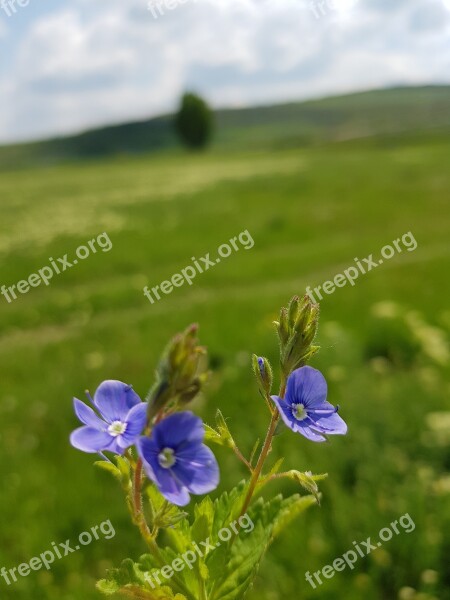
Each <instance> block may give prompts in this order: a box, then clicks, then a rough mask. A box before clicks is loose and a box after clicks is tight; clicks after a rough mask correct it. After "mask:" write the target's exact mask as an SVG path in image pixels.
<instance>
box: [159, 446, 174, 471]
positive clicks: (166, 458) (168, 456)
mask: <svg viewBox="0 0 450 600" xmlns="http://www.w3.org/2000/svg"><path fill="white" fill-rule="evenodd" d="M158 462H159V464H160V465H161V467H162V468H163V469H170V467H173V465H174V464H175V463H176V462H177V459H176V458H175V452H174V451H173V450H172V448H164V450H163V451H162V452H160V453H159V454H158Z"/></svg>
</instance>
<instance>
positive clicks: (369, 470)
mask: <svg viewBox="0 0 450 600" xmlns="http://www.w3.org/2000/svg"><path fill="white" fill-rule="evenodd" d="M449 159H450V150H449V144H448V137H447V136H443V135H437V134H436V135H433V134H432V133H430V134H428V135H420V136H409V135H408V136H405V137H402V136H400V135H399V136H396V137H395V139H392V138H389V137H387V138H386V139H383V140H381V141H380V140H378V142H377V143H370V142H367V141H364V140H361V141H360V142H358V141H349V142H340V143H339V142H335V143H325V144H322V145H316V146H311V147H308V148H301V147H299V148H290V147H287V148H277V149H274V148H267V147H261V149H260V150H257V149H253V150H250V149H249V150H245V151H244V150H236V149H234V150H233V151H229V150H226V149H220V148H219V149H215V150H214V149H213V150H212V151H210V152H208V153H206V154H185V153H183V152H181V151H178V150H170V151H166V152H161V153H158V154H153V155H151V156H147V155H141V156H136V157H111V158H104V159H100V160H97V161H91V162H87V161H86V162H83V161H81V162H77V163H76V164H70V163H68V164H62V165H59V166H54V167H45V168H32V167H30V168H23V169H21V170H18V171H15V172H7V171H5V172H3V173H2V174H1V175H0V198H1V200H0V205H1V213H2V218H1V221H0V254H1V262H0V284H1V285H3V284H6V285H7V286H9V285H11V284H13V283H17V281H19V280H21V279H25V278H27V277H28V276H29V275H30V274H31V273H33V272H36V270H37V269H39V268H41V267H42V266H43V265H45V264H47V263H48V259H49V257H58V256H63V255H64V254H66V253H69V254H73V253H74V251H75V249H76V248H77V246H79V245H80V244H84V243H85V242H86V241H87V240H89V239H91V238H93V237H96V236H97V235H98V234H100V233H102V232H107V234H108V235H109V237H110V239H111V241H112V243H113V248H112V249H111V251H110V252H108V253H102V252H98V253H97V254H95V255H92V256H90V257H89V258H88V259H86V260H85V261H83V262H82V263H80V264H79V265H78V266H77V268H76V269H70V270H68V271H67V272H64V273H62V274H61V275H59V276H57V277H55V278H54V279H53V280H52V282H51V284H50V285H49V286H48V287H44V286H40V287H39V288H36V289H32V290H30V291H29V292H28V293H27V294H26V295H23V296H19V297H18V299H17V300H15V301H14V302H12V303H11V304H8V303H7V302H6V300H5V298H3V297H2V296H0V382H1V384H0V421H1V425H2V426H1V429H0V453H1V457H0V465H1V466H0V471H1V480H2V493H1V496H0V514H1V527H0V567H1V566H5V567H6V568H8V569H9V568H11V567H14V566H17V565H19V564H20V563H22V562H24V561H29V560H30V558H32V557H33V556H36V555H39V554H40V553H42V552H43V551H45V550H47V549H49V548H50V547H51V542H56V543H59V542H64V541H65V540H66V539H68V538H71V539H75V538H76V537H77V536H78V535H79V534H80V533H81V532H83V531H87V530H88V529H89V528H90V527H92V526H93V525H96V524H99V523H101V522H102V521H104V520H106V519H110V520H111V522H112V524H113V525H114V527H115V530H116V536H115V537H114V538H112V539H110V540H107V541H106V540H102V541H96V542H95V541H94V542H93V543H92V544H91V545H89V546H86V547H85V548H84V549H83V550H82V551H79V552H76V553H73V554H70V555H69V556H67V557H66V558H64V559H62V560H60V561H57V562H55V564H54V566H53V568H52V569H51V570H50V571H39V572H33V573H31V574H30V575H28V576H27V577H23V578H19V581H18V582H17V583H15V584H14V585H11V586H9V587H8V586H6V585H5V583H4V581H3V580H0V588H1V592H0V597H1V598H5V599H7V600H10V599H11V600H29V599H30V598H33V600H60V599H61V598H63V599H64V600H81V599H83V600H91V599H92V600H93V599H95V598H99V597H100V595H99V593H98V592H97V591H96V590H95V581H96V580H97V579H99V578H101V577H103V576H104V574H105V570H106V569H107V568H108V567H110V566H113V565H118V564H119V563H120V561H121V560H122V558H124V557H125V556H133V557H136V558H137V557H138V556H139V555H140V554H142V553H143V552H144V550H145V549H144V547H143V543H142V542H141V540H140V537H139V534H138V532H137V530H134V529H133V528H131V526H130V525H129V520H128V514H127V509H126V506H125V505H124V503H123V498H122V494H121V490H120V489H119V487H118V486H117V485H116V483H115V482H114V481H113V480H111V479H110V477H108V475H107V474H106V473H102V472H100V471H99V470H97V469H96V468H95V467H94V466H93V462H94V460H95V458H94V457H93V456H90V455H85V454H82V453H80V452H77V451H75V450H74V449H73V448H71V447H70V445H69V443H68V436H69V434H70V432H71V431H72V430H73V429H74V428H75V427H77V426H78V424H77V420H76V418H75V416H74V415H73V409H72V397H73V396H77V397H78V398H83V394H84V390H85V389H90V390H91V391H94V390H95V388H96V386H97V385H98V384H99V383H100V382H101V381H102V380H104V379H120V380H123V381H126V382H129V383H132V384H133V386H134V388H135V390H136V391H137V392H138V393H139V394H141V396H142V397H143V396H145V394H146V392H147V390H148V388H149V387H150V385H151V384H152V381H153V372H154V369H155V366H156V363H157V360H158V356H159V354H160V352H161V350H162V348H163V347H164V345H165V344H166V342H167V341H168V339H169V338H170V337H171V336H172V335H173V334H174V333H176V332H177V331H179V330H181V329H183V328H185V327H186V326H187V325H188V324H190V323H192V322H196V323H199V325H200V339H201V341H202V342H203V343H204V344H205V345H206V346H207V347H208V350H209V355H210V363H211V367H212V370H213V376H212V379H211V381H210V383H209V386H208V390H207V393H206V394H205V395H204V396H203V397H202V398H201V400H200V401H198V402H197V405H196V410H198V412H199V413H200V414H201V415H202V417H203V418H204V419H205V420H206V421H207V422H210V423H212V422H213V418H214V414H215V411H216V409H217V407H220V408H221V410H222V412H223V413H224V414H225V415H226V417H227V418H228V419H229V421H228V422H229V426H230V428H231V430H232V431H233V433H234V434H235V437H236V439H237V440H238V442H239V444H240V446H241V448H242V449H243V450H244V451H245V452H247V453H250V451H251V448H252V446H253V443H254V441H255V438H256V437H257V436H263V435H264V432H265V428H266V423H267V415H266V412H265V406H264V403H263V401H262V400H261V399H260V397H259V396H258V392H257V389H256V385H255V383H254V380H253V375H252V372H251V354H252V353H253V352H255V353H257V354H259V355H264V356H267V357H268V358H270V359H271V360H272V361H273V363H274V364H276V363H277V346H276V337H275V334H274V330H273V326H272V321H273V320H274V319H275V318H276V316H277V312H278V310H279V308H280V307H281V306H282V305H285V304H286V303H287V302H288V300H289V299H290V297H291V296H292V295H294V294H303V293H304V292H305V289H306V287H307V286H308V285H310V286H313V287H314V286H316V285H319V284H321V283H323V282H324V281H326V280H328V279H332V278H333V277H334V276H335V275H336V274H337V273H340V272H342V271H343V270H344V269H345V268H347V267H348V266H349V265H351V264H353V260H354V258H355V257H359V258H362V257H365V256H368V255H369V254H371V253H374V255H378V254H379V252H380V249H381V248H382V247H383V246H384V245H386V244H389V243H391V242H392V240H395V239H397V238H399V237H401V236H402V235H404V234H405V233H407V232H412V234H413V235H414V237H415V239H416V241H417V244H418V246H417V249H416V250H414V251H412V252H408V251H404V252H402V253H399V254H396V255H395V256H394V257H393V258H392V259H391V260H389V261H386V262H385V264H383V265H382V266H381V265H380V267H379V268H377V269H375V270H373V271H371V272H370V273H367V274H366V275H364V276H361V277H360V278H359V279H358V280H357V282H356V284H355V286H353V287H352V286H350V285H347V286H346V287H343V288H342V289H337V290H336V291H335V293H334V294H332V295H329V296H325V297H324V300H323V302H322V303H321V321H320V330H319V338H318V342H319V344H320V345H321V352H320V353H319V354H318V356H317V357H316V358H315V359H314V361H313V366H315V367H317V368H319V369H321V370H322V371H323V372H324V374H325V375H326V377H327V379H328V382H329V399H330V401H331V402H333V404H339V405H340V410H341V415H342V416H343V418H344V419H345V420H346V421H347V423H348V424H349V433H348V435H347V436H346V437H335V438H334V439H333V440H332V441H331V442H330V443H329V444H312V443H310V442H308V441H307V440H305V439H304V438H302V437H301V436H296V435H294V434H292V433H291V432H285V433H284V434H283V435H281V436H280V437H279V438H278V439H277V443H276V445H275V449H274V452H273V455H272V457H271V460H272V461H274V460H275V458H277V457H278V456H283V455H284V456H285V457H286V458H285V467H286V468H295V469H299V470H302V471H304V470H311V471H312V472H313V473H323V472H327V473H329V477H328V479H327V480H325V481H324V482H322V483H321V486H320V487H321V491H322V493H323V498H322V504H321V506H320V507H313V508H311V509H309V510H308V511H307V512H306V513H305V514H304V515H302V516H301V517H300V518H299V519H298V520H297V521H296V522H295V525H294V526H293V527H291V528H289V530H288V531H287V532H286V533H285V534H284V535H283V537H282V538H281V539H280V540H278V541H277V542H276V543H275V544H274V545H273V547H272V548H271V551H270V552H269V554H268V555H267V557H266V559H265V561H264V563H263V564H262V568H261V571H260V575H259V577H258V579H257V582H256V585H255V588H254V589H253V590H252V591H251V593H250V594H249V596H248V598H249V600H257V599H262V600H281V599H286V598H289V599H291V598H302V599H305V600H310V599H311V600H312V599H314V598H321V599H324V600H328V599H335V598H345V599H346V600H360V599H361V598H362V597H364V598H365V600H380V599H390V600H394V599H397V598H399V599H401V600H408V599H410V598H411V599H417V600H432V599H436V600H437V599H439V600H446V599H449V598H450V566H449V553H450V533H449V532H450V473H449V471H450V423H449V420H450V419H449V415H450V400H449V391H450V386H449V380H448V374H449V363H450V353H449V349H448V335H449V330H450V309H449V306H448V297H449V291H450V289H449V287H450V285H449V278H448V273H449V243H448V240H449V228H448V222H449V221H448V219H449V216H450V215H449V204H448V198H449V192H450V170H449V168H448V165H449ZM244 230H248V231H249V232H250V234H251V235H252V237H253V239H254V242H255V245H254V247H253V248H252V249H249V250H244V249H241V250H240V251H239V252H236V253H233V254H232V255H231V256H230V257H229V258H227V259H226V260H223V261H222V262H221V264H220V265H217V266H216V267H215V268H214V269H211V270H209V271H207V272H206V273H204V274H203V275H199V276H197V278H196V279H195V281H194V283H193V285H192V286H187V285H184V286H183V287H182V288H180V289H175V290H174V291H173V293H171V294H170V295H168V296H166V297H163V298H162V299H161V301H159V302H157V303H155V304H153V305H152V304H150V303H149V302H148V300H147V299H146V298H145V297H144V295H143V291H142V290H143V287H144V286H145V285H149V286H150V287H151V286H153V285H156V284H159V283H160V282H161V281H163V280H165V279H169V278H170V277H171V276H172V275H173V274H174V273H177V272H179V271H180V269H181V268H183V267H185V266H186V265H187V264H189V262H190V259H191V257H192V256H196V257H198V256H203V255H205V254H206V253H208V252H211V253H215V252H216V249H217V247H218V246H219V245H220V244H222V243H224V242H226V241H227V240H229V239H230V238H232V237H234V236H236V235H238V234H239V233H240V232H241V231H244ZM215 451H216V454H217V456H218V458H219V462H220V464H221V471H222V481H221V486H220V489H219V490H218V491H217V494H219V493H220V491H221V490H223V489H226V488H227V487H230V486H233V485H235V484H237V483H238V482H239V481H240V480H241V479H242V478H243V477H244V476H245V472H244V470H243V468H242V466H241V465H240V464H239V463H238V462H237V461H236V460H235V458H234V456H232V455H231V453H230V454H229V453H227V451H225V450H222V449H215ZM271 485H272V488H271V489H270V490H266V492H265V493H266V494H267V493H272V492H273V493H276V492H282V491H285V492H287V491H289V492H292V491H293V489H294V487H295V486H294V484H293V483H292V484H288V483H272V484H271ZM405 513H408V514H409V515H410V517H411V518H412V519H413V521H414V523H415V529H414V531H412V532H410V533H406V532H404V531H401V532H400V534H399V535H395V536H394V537H393V539H392V540H391V541H389V542H386V543H385V544H383V546H382V547H380V548H378V549H377V550H374V551H373V552H372V553H371V554H370V555H369V556H367V557H365V558H361V559H360V560H359V561H358V562H357V564H356V565H355V568H354V569H353V570H350V569H346V570H345V571H343V572H341V573H336V575H335V576H334V577H333V578H332V579H330V580H327V581H325V582H324V584H323V585H322V586H320V587H319V588H318V589H316V590H314V589H313V588H312V587H311V586H310V585H309V584H308V583H307V581H306V580H305V572H306V571H310V572H314V571H317V570H318V569H321V568H322V567H323V566H324V565H326V564H331V563H332V562H333V560H334V559H335V558H337V557H339V556H341V555H342V554H343V553H345V552H346V551H348V550H349V549H351V548H352V545H353V541H360V540H366V539H367V538H368V537H369V536H371V537H372V538H373V539H377V534H378V531H379V530H380V529H381V528H383V527H387V526H389V524H390V523H391V522H392V521H394V520H396V519H398V518H399V517H400V516H402V515H404V514H405Z"/></svg>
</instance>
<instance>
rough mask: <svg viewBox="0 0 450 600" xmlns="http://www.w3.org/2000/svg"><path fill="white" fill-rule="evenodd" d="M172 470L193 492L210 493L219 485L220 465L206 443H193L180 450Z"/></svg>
mask: <svg viewBox="0 0 450 600" xmlns="http://www.w3.org/2000/svg"><path fill="white" fill-rule="evenodd" d="M172 471H173V472H174V474H175V476H176V477H177V479H178V480H179V481H181V483H183V484H184V485H185V486H186V487H187V489H188V490H189V491H190V492H191V494H208V493H209V492H212V490H215V489H216V487H217V486H218V485H219V465H218V464H217V461H216V457H215V456H214V454H213V453H212V451H211V450H210V449H209V448H208V446H205V444H195V445H192V444H191V445H189V446H187V447H185V448H183V450H180V451H179V452H178V453H177V455H176V463H175V465H174V466H173V467H172Z"/></svg>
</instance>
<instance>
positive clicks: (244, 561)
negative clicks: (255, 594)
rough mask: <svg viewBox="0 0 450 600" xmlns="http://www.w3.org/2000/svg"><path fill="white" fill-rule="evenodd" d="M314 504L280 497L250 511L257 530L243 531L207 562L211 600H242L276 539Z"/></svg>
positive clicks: (307, 499) (309, 500) (309, 498)
mask: <svg viewBox="0 0 450 600" xmlns="http://www.w3.org/2000/svg"><path fill="white" fill-rule="evenodd" d="M313 504H315V499H314V497H313V496H304V497H301V496H299V495H294V496H292V497H290V498H287V499H283V497H282V496H281V495H280V496H277V497H276V498H274V499H273V500H271V501H270V502H264V501H263V500H262V499H259V500H258V501H257V502H256V503H255V504H254V505H253V506H252V507H251V508H250V509H249V511H248V517H249V518H250V519H251V522H252V523H253V525H254V529H253V531H248V532H247V533H246V531H245V529H248V530H249V528H247V527H246V528H245V529H241V530H240V531H239V534H238V535H237V536H236V537H235V538H234V540H233V538H232V543H231V542H230V543H228V544H222V545H221V546H220V547H219V548H217V549H216V550H215V551H214V552H212V553H211V556H209V557H208V559H207V561H206V564H207V566H208V569H209V571H210V581H209V582H208V583H209V585H210V588H209V590H208V591H209V594H210V595H209V598H210V600H241V599H242V598H243V597H244V596H245V594H246V592H247V591H248V589H249V587H250V585H251V583H252V581H253V579H254V577H255V576H256V573H257V571H258V568H259V566H260V563H261V561H262V559H263V557H264V555H265V553H266V551H267V549H268V548H269V546H270V544H271V542H272V541H273V539H274V538H275V537H276V536H278V535H279V534H280V532H281V531H282V530H283V529H284V528H285V527H287V526H288V525H289V524H290V523H291V522H292V520H293V519H294V518H295V517H297V516H298V515H299V514H301V513H302V512H303V511H304V510H306V509H307V508H308V507H309V506H311V505H313ZM248 524H250V523H248Z"/></svg>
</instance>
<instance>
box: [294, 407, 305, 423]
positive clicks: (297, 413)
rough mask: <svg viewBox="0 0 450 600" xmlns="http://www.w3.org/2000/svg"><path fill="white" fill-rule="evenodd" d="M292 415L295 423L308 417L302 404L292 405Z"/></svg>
mask: <svg viewBox="0 0 450 600" xmlns="http://www.w3.org/2000/svg"><path fill="white" fill-rule="evenodd" d="M292 414H293V415H294V417H295V418H296V419H297V421H304V420H305V419H306V418H307V417H308V413H307V412H306V408H305V406H304V405H303V404H293V405H292Z"/></svg>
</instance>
